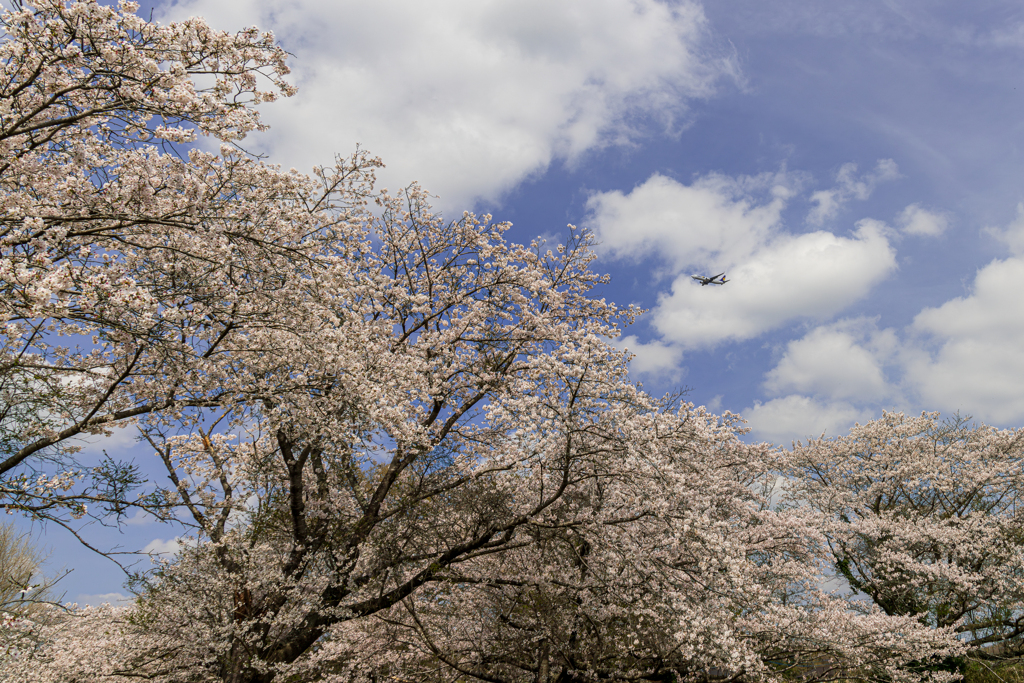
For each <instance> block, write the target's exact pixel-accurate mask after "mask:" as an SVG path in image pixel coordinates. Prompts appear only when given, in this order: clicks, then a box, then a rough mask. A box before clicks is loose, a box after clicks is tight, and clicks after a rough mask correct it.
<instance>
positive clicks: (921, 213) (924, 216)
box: [896, 204, 949, 237]
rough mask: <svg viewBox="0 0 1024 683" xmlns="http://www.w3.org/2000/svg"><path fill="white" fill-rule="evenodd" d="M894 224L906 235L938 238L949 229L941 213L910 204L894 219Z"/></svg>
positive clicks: (946, 218) (945, 218) (947, 221)
mask: <svg viewBox="0 0 1024 683" xmlns="http://www.w3.org/2000/svg"><path fill="white" fill-rule="evenodd" d="M896 224H897V225H898V226H900V228H901V229H902V230H903V232H905V233H907V234H908V235H919V236H922V237H938V236H939V235H941V234H942V233H944V232H945V231H946V228H948V227H949V218H948V217H947V216H946V215H945V214H943V213H938V212H935V211H929V210H927V209H922V208H921V205H920V204H911V205H910V206H908V207H907V208H905V209H903V211H901V212H900V214H899V216H897V217H896Z"/></svg>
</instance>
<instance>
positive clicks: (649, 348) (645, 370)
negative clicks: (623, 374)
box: [612, 335, 683, 378]
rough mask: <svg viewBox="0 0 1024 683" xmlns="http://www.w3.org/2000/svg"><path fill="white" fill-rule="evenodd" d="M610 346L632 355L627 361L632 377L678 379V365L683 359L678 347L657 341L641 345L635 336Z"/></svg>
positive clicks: (681, 351)
mask: <svg viewBox="0 0 1024 683" xmlns="http://www.w3.org/2000/svg"><path fill="white" fill-rule="evenodd" d="M612 345H613V346H615V347H616V348H619V349H623V350H626V351H629V352H630V353H632V354H633V358H632V359H631V360H630V361H629V371H630V374H632V375H660V376H662V377H669V378H678V376H679V375H680V374H681V371H680V368H679V363H680V361H682V359H683V350H682V349H681V348H679V347H678V346H672V345H670V344H664V343H662V342H659V341H651V342H647V343H642V342H640V340H639V339H637V337H636V335H629V336H628V337H621V338H619V339H616V340H614V341H612Z"/></svg>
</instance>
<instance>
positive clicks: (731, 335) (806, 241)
mask: <svg viewBox="0 0 1024 683" xmlns="http://www.w3.org/2000/svg"><path fill="white" fill-rule="evenodd" d="M724 266H725V264H722V266H720V267H719V268H718V269H719V270H723V269H726V268H724ZM895 268H896V257H895V251H894V250H893V249H892V247H891V246H890V245H889V242H888V240H887V239H886V237H885V234H884V226H882V225H880V224H878V223H876V222H874V221H861V222H860V223H859V224H858V228H857V230H856V231H855V232H854V233H853V235H852V236H850V237H837V236H836V235H833V234H832V233H830V232H813V233H808V234H803V235H788V234H784V235H780V236H778V237H776V238H775V239H773V240H772V241H771V242H769V243H767V244H765V245H762V246H761V248H760V249H758V250H757V251H756V252H754V253H753V254H752V255H751V256H750V258H749V260H746V261H745V262H742V263H739V264H737V265H736V266H735V267H732V268H728V269H727V270H728V273H729V275H728V277H729V278H730V282H729V284H728V285H726V286H724V287H714V288H709V287H701V286H700V285H699V284H697V283H696V282H695V281H693V280H691V279H690V277H689V276H688V275H686V274H683V275H681V276H680V277H678V278H677V279H676V281H675V282H674V283H673V284H672V292H671V294H667V295H662V297H661V298H660V300H659V302H658V305H657V307H656V308H655V309H654V312H653V323H654V326H655V328H657V329H658V331H659V332H661V334H662V336H663V338H664V339H666V340H671V341H673V342H675V343H677V344H680V345H682V346H683V347H684V348H693V347H701V346H712V345H714V344H716V343H718V342H720V341H723V340H726V339H734V340H742V339H750V338H753V337H756V336H758V335H760V334H762V333H764V332H767V331H768V330H771V329H774V328H777V327H779V326H780V325H782V324H784V323H786V322H788V321H791V320H794V319H798V318H804V317H809V318H827V317H830V316H832V315H835V314H836V313H838V312H839V311H841V310H843V309H844V308H846V307H847V306H849V305H850V304H852V303H853V302H855V301H857V300H858V299H860V298H862V297H864V296H865V295H866V294H867V293H868V291H869V290H870V289H871V287H873V286H874V285H875V284H877V283H878V282H880V281H882V280H883V279H885V278H886V277H887V276H888V275H889V274H890V273H892V271H893V270H895Z"/></svg>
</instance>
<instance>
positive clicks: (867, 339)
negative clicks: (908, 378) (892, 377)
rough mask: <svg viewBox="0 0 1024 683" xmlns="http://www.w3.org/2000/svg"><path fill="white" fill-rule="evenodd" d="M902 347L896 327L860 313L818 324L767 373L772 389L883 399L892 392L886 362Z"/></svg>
mask: <svg viewBox="0 0 1024 683" xmlns="http://www.w3.org/2000/svg"><path fill="white" fill-rule="evenodd" d="M898 350H899V340H898V339H897V338H896V334H895V332H894V331H893V330H878V329H877V327H876V324H875V321H874V320H869V319H864V318H858V319H854V320H842V321H839V322H837V323H834V324H831V325H823V326H821V327H817V328H815V329H813V330H811V331H810V332H809V333H807V334H806V335H805V336H804V337H803V338H802V339H796V340H793V341H791V342H789V344H788V345H787V347H786V352H785V354H784V355H783V357H782V358H781V359H780V360H779V363H778V364H777V365H776V366H775V367H774V368H773V369H772V370H771V371H770V372H769V373H768V374H767V375H766V376H765V383H764V386H765V389H766V390H767V391H768V392H769V393H770V394H776V395H779V394H787V393H798V394H810V395H814V396H820V397H827V398H829V399H847V400H857V401H877V400H881V399H884V398H886V397H889V396H891V395H892V394H893V393H894V388H893V387H892V386H890V384H889V383H888V381H887V379H886V375H885V369H884V365H885V363H886V361H887V360H888V359H890V358H892V357H893V356H894V355H895V354H896V353H897V352H898Z"/></svg>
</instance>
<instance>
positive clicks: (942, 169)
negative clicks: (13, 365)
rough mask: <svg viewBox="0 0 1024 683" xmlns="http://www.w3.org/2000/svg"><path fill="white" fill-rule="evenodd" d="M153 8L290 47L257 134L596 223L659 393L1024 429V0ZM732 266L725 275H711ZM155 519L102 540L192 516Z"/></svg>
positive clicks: (537, 223)
mask: <svg viewBox="0 0 1024 683" xmlns="http://www.w3.org/2000/svg"><path fill="white" fill-rule="evenodd" d="M151 7H152V9H153V13H154V17H155V18H157V19H159V20H161V21H168V20H173V19H178V18H182V17H185V16H189V15H200V16H204V17H206V18H207V19H208V20H209V21H210V22H211V23H212V24H213V25H215V26H216V27H218V28H223V29H229V30H234V29H238V28H241V27H243V26H246V25H251V24H255V25H258V26H260V27H261V28H264V29H271V30H273V31H274V32H275V34H276V35H277V37H278V39H279V40H280V42H281V44H282V45H283V46H284V47H285V48H286V49H287V50H289V51H290V52H292V53H293V54H294V58H293V59H292V62H291V64H292V67H293V76H294V79H293V82H295V83H296V84H297V85H298V86H299V94H298V95H297V96H296V97H294V98H291V99H290V100H286V101H281V102H277V103H274V104H270V105H266V106H265V108H264V117H265V119H266V121H267V122H268V123H269V124H270V125H271V126H272V128H271V130H270V131H269V132H267V133H263V134H260V135H258V136H251V137H250V138H249V139H248V140H247V143H246V144H247V145H248V147H249V148H250V149H251V150H252V151H257V152H262V153H266V154H268V155H269V158H270V159H271V160H272V161H274V162H276V163H280V164H282V165H283V166H285V167H286V168H287V167H292V166H294V167H296V168H299V169H301V170H308V169H309V168H310V167H311V166H312V165H313V164H317V163H330V162H331V160H332V158H333V154H334V153H340V154H347V153H349V152H351V151H352V150H353V149H354V147H355V145H356V144H357V143H358V144H361V145H362V146H363V147H364V148H366V149H369V150H370V151H372V152H374V153H375V154H378V155H380V156H381V157H382V158H383V160H384V161H385V163H386V164H387V165H388V167H387V169H386V170H385V172H384V173H383V174H382V185H383V186H385V187H389V188H392V189H395V188H398V187H400V186H403V185H405V184H407V183H409V182H410V181H413V180H415V181H419V182H420V183H421V184H422V185H423V186H424V187H426V188H427V189H428V190H430V191H431V192H433V193H435V194H436V195H438V201H437V203H438V206H439V207H440V208H441V209H442V210H443V211H445V212H447V213H450V214H451V215H458V214H461V212H462V211H463V210H464V209H469V210H477V211H487V212H490V213H493V214H494V216H495V218H497V219H499V220H510V221H512V222H513V223H514V228H513V231H512V239H514V240H515V241H521V242H522V241H529V240H530V239H532V238H533V237H535V236H537V235H546V236H549V237H550V238H551V239H558V238H559V237H560V236H562V235H564V233H565V225H566V224H567V223H574V224H580V225H586V226H588V227H590V228H591V229H593V230H594V231H595V232H596V233H597V234H598V235H599V237H600V239H601V246H600V248H599V254H600V258H599V260H598V261H597V263H596V267H597V268H598V269H599V270H602V271H604V272H608V273H610V274H611V275H612V276H613V280H612V282H611V284H610V285H608V287H607V288H606V291H602V292H600V293H599V295H600V296H605V297H607V298H609V299H611V300H614V301H617V302H619V303H622V304H627V303H637V304H640V305H642V306H643V307H645V308H648V309H650V311H649V312H648V313H647V314H646V315H645V316H644V317H643V318H642V319H641V320H640V321H639V322H638V323H637V324H636V325H634V326H633V327H631V328H629V329H628V330H626V333H625V334H626V335H627V337H626V338H625V339H624V340H622V341H621V343H622V344H624V345H625V346H627V347H628V348H630V350H632V351H634V352H635V353H636V354H637V357H636V359H635V360H634V361H633V365H632V369H631V372H632V373H633V374H634V376H635V377H636V379H638V380H640V381H642V382H643V383H644V385H645V387H647V388H648V389H649V390H650V391H651V392H653V393H662V392H665V391H670V390H672V389H675V388H678V387H682V386H686V387H689V388H690V390H691V391H690V394H689V398H690V400H693V401H694V402H695V403H697V404H704V405H708V406H709V407H711V408H713V409H714V410H716V411H725V410H730V411H733V412H738V413H740V414H742V415H743V416H744V417H745V418H747V419H748V421H749V426H750V427H751V429H752V432H751V435H750V438H754V439H759V440H769V441H773V442H775V443H778V444H781V445H788V444H789V443H790V442H791V441H792V440H793V439H799V438H804V437H806V436H808V435H815V436H816V435H819V434H821V433H822V432H823V431H824V432H825V433H827V434H832V435H834V434H838V433H842V432H843V431H845V430H846V429H847V428H848V427H849V426H850V425H852V423H853V422H854V421H855V420H859V421H864V420H868V419H871V418H873V417H875V416H877V415H879V414H880V412H881V410H883V409H898V410H904V411H909V412H917V411H920V410H939V411H942V412H943V413H947V414H949V413H952V412H954V411H959V412H960V413H961V414H965V415H972V416H973V417H975V418H976V419H977V420H981V421H985V422H988V423H990V424H996V425H999V426H1003V427H1012V426H1019V425H1021V424H1024V343H1021V342H1022V340H1024V296H1022V293H1024V204H1022V202H1024V185H1022V179H1024V123H1022V121H1024V119H1022V112H1024V69H1022V66H1024V5H1021V4H1020V3H1019V2H1010V1H1005V2H996V1H986V0H976V1H974V2H971V3H963V2H953V1H942V0H927V1H925V0H916V1H900V0H888V1H883V0H878V1H873V2H872V1H868V0H846V1H844V2H841V3H835V2H820V1H819V2H812V1H808V0H799V1H798V0H708V1H707V2H705V3H699V2H660V1H658V0H632V1H630V0H562V1H560V2H551V1H550V0H472V2H470V1H468V0H458V1H455V0H437V1H435V2H430V3H425V2H419V1H416V0H375V2H365V1H360V2H357V1H355V0H333V1H332V2H322V1H320V0H294V1H293V2H289V3H287V4H286V5H284V4H281V3H279V2H273V1H271V0H216V2H214V1H213V0H185V1H179V2H176V3H174V4H155V5H152V6H151ZM142 11H143V12H145V13H147V14H148V11H149V6H147V7H144V9H143V10H142ZM723 270H724V271H726V272H727V273H728V277H729V278H730V279H731V282H730V283H728V284H727V285H726V286H724V287H703V288H702V287H700V286H699V285H696V283H694V282H693V281H692V280H690V277H689V276H690V275H691V274H692V273H707V274H714V273H717V272H719V271H723ZM118 438H119V441H120V446H118V445H116V444H110V446H113V447H115V450H116V448H128V447H130V439H128V438H125V437H118ZM100 447H101V444H97V445H96V446H94V448H95V449H98V448H100ZM108 450H111V448H108ZM137 522H139V523H136V524H133V525H131V526H130V527H128V528H127V531H128V533H127V534H126V535H124V536H123V537H118V536H116V535H114V534H104V535H102V536H97V539H98V541H97V542H102V543H107V544H108V545H112V544H114V543H117V542H119V541H120V542H121V543H123V544H124V545H125V546H127V547H132V548H138V547H142V546H145V545H146V544H149V543H153V544H155V545H153V546H151V547H153V548H156V547H158V546H159V545H160V544H166V542H167V541H169V540H170V539H171V538H172V537H173V535H174V533H176V532H175V531H174V530H172V529H166V528H161V527H159V526H157V525H155V524H147V523H144V521H143V520H137ZM90 533H91V532H90ZM158 541H159V543H157V542H158ZM44 543H49V544H50V545H51V546H52V545H54V544H59V547H60V552H59V553H55V555H54V558H55V559H54V564H68V565H71V566H75V567H76V568H77V569H76V572H75V573H74V574H73V575H72V576H71V577H69V579H68V580H67V581H66V582H65V589H66V590H67V591H68V597H69V598H72V599H73V598H75V596H79V599H80V601H86V600H85V599H84V598H85V597H87V596H89V595H92V596H96V595H98V594H107V593H115V592H118V591H121V592H124V591H123V589H122V588H121V587H120V584H121V582H122V579H121V578H120V577H119V576H118V573H117V572H116V571H113V570H112V568H110V567H109V566H105V565H102V563H100V562H99V561H98V560H93V559H89V558H87V557H86V556H85V554H84V553H82V552H80V551H79V550H76V549H73V548H72V547H71V545H70V544H69V543H67V542H66V541H65V539H64V537H63V536H60V535H59V534H58V533H57V532H56V531H50V532H49V533H48V534H47V536H46V539H45V540H44ZM93 601H95V600H93Z"/></svg>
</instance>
